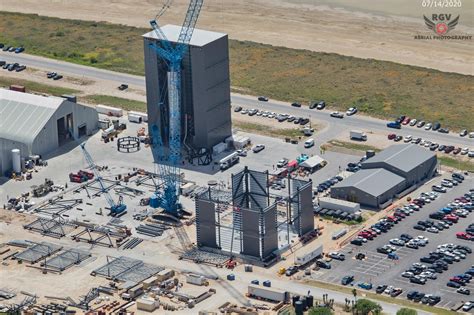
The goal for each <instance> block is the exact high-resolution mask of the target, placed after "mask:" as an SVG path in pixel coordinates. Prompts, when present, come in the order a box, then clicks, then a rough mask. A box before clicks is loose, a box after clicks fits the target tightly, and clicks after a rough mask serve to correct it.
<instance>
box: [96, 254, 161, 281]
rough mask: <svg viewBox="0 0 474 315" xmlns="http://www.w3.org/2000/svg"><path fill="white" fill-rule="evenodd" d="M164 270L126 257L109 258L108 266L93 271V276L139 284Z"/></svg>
mask: <svg viewBox="0 0 474 315" xmlns="http://www.w3.org/2000/svg"><path fill="white" fill-rule="evenodd" d="M163 269H164V268H163V267H159V266H155V265H152V264H147V263H144V262H143V261H142V260H138V259H133V258H129V257H125V256H121V257H118V258H117V257H110V256H107V264H105V265H104V266H102V267H100V268H98V269H96V270H94V271H92V273H91V275H93V276H96V275H98V276H102V277H106V278H107V279H111V280H114V281H123V282H129V283H135V284H137V283H140V282H141V281H143V280H145V279H148V278H149V277H151V276H153V275H155V274H157V273H158V272H160V271H162V270H163Z"/></svg>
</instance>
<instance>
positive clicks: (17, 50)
mask: <svg viewBox="0 0 474 315" xmlns="http://www.w3.org/2000/svg"><path fill="white" fill-rule="evenodd" d="M24 51H25V48H24V47H18V48H17V49H15V54H19V53H22V52H24Z"/></svg>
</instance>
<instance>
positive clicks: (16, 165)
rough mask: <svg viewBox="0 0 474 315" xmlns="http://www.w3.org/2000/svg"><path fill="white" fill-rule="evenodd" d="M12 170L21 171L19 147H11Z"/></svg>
mask: <svg viewBox="0 0 474 315" xmlns="http://www.w3.org/2000/svg"><path fill="white" fill-rule="evenodd" d="M12 165H13V172H15V173H21V156H20V150H19V149H12Z"/></svg>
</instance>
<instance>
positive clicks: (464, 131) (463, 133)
mask: <svg viewBox="0 0 474 315" xmlns="http://www.w3.org/2000/svg"><path fill="white" fill-rule="evenodd" d="M466 135H467V130H466V129H463V130H461V132H459V136H461V137H465V136H466Z"/></svg>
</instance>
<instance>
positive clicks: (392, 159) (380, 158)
mask: <svg viewBox="0 0 474 315" xmlns="http://www.w3.org/2000/svg"><path fill="white" fill-rule="evenodd" d="M437 164H438V160H437V159H436V155H435V154H434V153H432V152H431V151H428V150H426V149H425V148H422V147H420V146H418V145H416V144H399V145H392V146H390V147H388V148H387V149H385V150H383V151H382V152H380V153H378V154H376V155H375V156H373V157H371V158H370V159H367V160H366V161H365V162H363V163H362V168H363V169H374V168H384V169H386V170H387V171H390V172H393V173H395V174H397V175H399V176H402V177H403V178H405V180H406V181H407V186H412V185H415V184H418V183H420V182H421V181H423V180H425V179H426V178H431V177H432V176H433V174H434V171H435V170H436V166H437Z"/></svg>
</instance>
